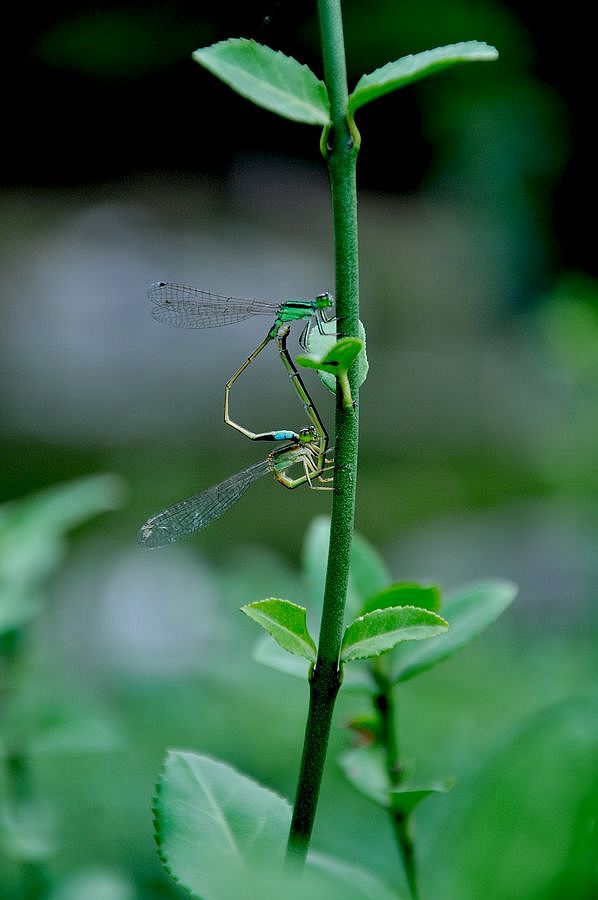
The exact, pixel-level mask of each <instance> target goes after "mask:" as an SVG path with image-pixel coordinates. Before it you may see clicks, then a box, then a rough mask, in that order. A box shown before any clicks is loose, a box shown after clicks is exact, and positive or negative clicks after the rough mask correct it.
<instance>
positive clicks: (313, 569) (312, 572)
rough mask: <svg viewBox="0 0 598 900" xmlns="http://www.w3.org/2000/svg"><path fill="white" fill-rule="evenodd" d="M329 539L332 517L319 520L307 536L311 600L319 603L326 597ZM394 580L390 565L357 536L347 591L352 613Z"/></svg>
mask: <svg viewBox="0 0 598 900" xmlns="http://www.w3.org/2000/svg"><path fill="white" fill-rule="evenodd" d="M329 539H330V517H329V516H316V517H315V518H314V519H312V521H311V523H310V525H309V527H308V529H307V532H306V535H305V540H304V542H303V551H302V561H303V571H304V573H305V578H306V581H307V588H308V591H309V596H310V597H311V598H312V599H313V600H314V601H316V602H318V603H321V602H322V597H323V595H324V584H325V581H326V563H327V560H328V541H329ZM390 580H391V576H390V573H389V571H388V568H387V566H386V563H385V562H384V560H383V559H382V557H381V556H380V555H379V553H378V552H377V550H375V549H374V547H372V545H371V544H370V543H369V542H368V541H366V539H365V538H364V537H362V536H361V535H360V534H354V535H353V541H352V544H351V567H350V569H349V584H348V590H347V611H348V613H349V614H350V615H357V614H358V613H359V612H360V611H361V608H362V606H363V604H364V603H365V601H366V600H367V598H368V597H371V595H372V594H375V593H377V592H378V591H381V590H382V589H383V588H384V587H385V586H386V585H387V584H388V582H389V581H390Z"/></svg>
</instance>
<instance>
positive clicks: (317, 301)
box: [148, 281, 334, 441]
mask: <svg viewBox="0 0 598 900" xmlns="http://www.w3.org/2000/svg"><path fill="white" fill-rule="evenodd" d="M148 297H149V299H150V300H151V301H152V303H153V308H152V316H153V317H154V319H156V320H157V321H158V322H164V323H166V324H167V325H174V326H176V327H178V328H215V327H218V326H220V325H231V324H233V323H235V322H241V321H243V320H244V319H249V318H251V317H253V316H261V315H265V316H270V317H271V318H272V319H273V322H272V325H271V326H270V328H269V329H268V333H267V334H266V337H265V338H264V340H263V341H261V343H259V344H258V346H257V347H256V348H255V350H254V351H253V353H251V354H250V355H249V356H248V357H247V359H246V360H245V361H244V362H243V364H242V365H241V366H240V367H239V368H238V369H237V371H236V372H235V373H234V375H231V377H230V378H229V379H228V381H227V382H226V386H225V391H224V421H225V422H226V424H227V425H230V426H231V428H234V429H236V430H237V431H239V432H240V433H241V434H243V435H245V437H248V438H249V439H250V440H252V441H276V440H289V439H292V440H295V439H296V437H297V433H296V432H294V431H289V430H288V429H279V430H275V431H267V432H258V433H256V432H253V431H250V430H249V429H247V428H245V427H244V426H243V425H239V424H238V423H237V422H235V421H234V420H233V419H232V418H231V417H230V413H229V399H230V391H231V388H232V386H233V384H234V383H235V382H236V381H237V379H238V378H239V376H240V375H241V374H242V373H243V372H244V371H245V369H246V368H247V367H248V366H249V365H251V363H252V362H253V361H254V360H255V359H256V358H257V357H258V356H259V355H260V353H261V352H262V350H263V349H264V348H265V347H266V346H267V345H268V344H269V343H270V341H273V340H275V339H276V338H277V337H278V335H279V332H280V331H281V329H282V328H284V327H285V326H288V327H290V323H291V322H296V321H304V322H305V327H304V329H303V331H302V332H301V335H300V337H299V343H300V345H301V346H305V341H306V337H307V333H308V330H309V328H310V326H311V322H312V321H314V322H315V324H316V327H317V328H318V330H319V331H320V332H322V333H323V328H322V324H323V323H325V322H330V321H332V319H333V316H331V315H330V314H329V311H330V310H331V309H332V306H333V304H334V301H333V299H332V297H331V296H330V294H328V293H327V292H324V293H322V294H318V295H317V296H316V297H313V298H312V299H305V300H285V301H283V302H282V303H276V302H274V301H271V300H257V299H247V298H242V297H227V296H225V295H224V294H215V293H213V292H212V291H203V290H200V289H199V288H193V287H189V286H187V285H184V284H176V283H174V282H171V281H158V282H156V283H155V284H152V286H151V287H150V288H149V290H148ZM287 334H288V331H287ZM284 352H285V353H286V356H287V358H288V359H289V360H290V356H289V355H288V352H287V351H286V348H285V351H284ZM281 358H283V353H281ZM283 363H284V359H283ZM298 377H299V376H298V375H297V378H298ZM302 387H303V391H304V392H305V394H306V395H307V392H306V391H305V388H304V386H302ZM299 393H300V396H301V392H299ZM302 399H304V398H302ZM308 402H309V405H310V407H311V408H313V403H312V402H311V399H309V397H308ZM304 403H305V399H304ZM306 408H307V406H306ZM318 419H319V417H318ZM312 421H313V420H312Z"/></svg>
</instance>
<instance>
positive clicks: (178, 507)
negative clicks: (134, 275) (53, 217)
mask: <svg viewBox="0 0 598 900" xmlns="http://www.w3.org/2000/svg"><path fill="white" fill-rule="evenodd" d="M148 297H149V299H150V300H151V301H152V303H153V308H152V315H153V317H154V318H155V319H157V320H158V321H159V322H165V323H166V324H168V325H174V326H176V327H179V328H213V327H217V326H220V325H229V324H233V323H235V322H241V321H243V320H244V319H248V318H250V317H252V316H258V315H267V316H270V317H272V318H273V322H272V325H271V326H270V328H269V329H268V332H267V334H266V337H265V338H264V339H263V341H261V342H260V343H259V344H258V346H257V347H256V348H255V350H254V351H253V353H251V354H250V355H249V356H248V357H247V359H246V360H245V361H244V362H243V364H242V365H241V366H239V368H238V369H237V371H236V372H235V373H234V374H233V375H232V376H231V377H230V378H229V379H228V381H227V382H226V385H225V389H224V421H225V422H226V424H227V425H230V426H231V427H232V428H234V429H236V430H237V431H239V432H240V433H241V434H243V435H244V436H245V437H247V438H249V439H250V440H253V441H288V442H289V443H287V444H285V445H284V446H283V447H280V448H278V449H276V450H273V451H272V452H271V453H269V454H268V456H267V457H266V459H265V460H262V461H260V462H258V463H255V464H254V465H252V466H249V467H248V468H246V469H244V470H243V471H241V472H238V473H236V474H235V475H232V476H231V477H230V478H227V479H226V480H225V481H223V482H221V483H220V484H217V485H215V486H214V487H211V488H208V489H207V490H205V491H203V492H201V493H199V494H195V495H194V496H192V497H188V498H187V499H185V500H180V501H179V502H178V503H175V504H174V505H173V506H170V507H168V508H167V509H165V510H162V512H159V513H157V514H156V515H154V516H152V517H151V518H150V519H148V521H147V522H146V523H145V524H144V525H143V526H142V527H141V529H140V531H139V534H138V541H139V543H140V544H142V545H143V546H145V547H161V546H164V545H166V544H170V543H174V542H175V541H178V540H181V539H182V538H185V537H188V536H190V535H192V534H193V533H194V532H196V531H198V530H199V529H201V528H205V527H206V526H207V525H209V524H210V523H211V522H213V521H215V520H216V519H218V518H219V517H220V516H221V515H222V514H223V513H225V512H226V510H227V509H229V508H230V507H231V506H232V505H233V504H234V503H236V502H237V500H239V499H240V498H241V497H242V495H243V494H244V493H245V491H246V490H247V489H248V488H249V487H250V486H251V485H252V484H253V483H254V482H255V481H257V480H258V479H259V478H262V477H263V476H265V475H267V474H270V473H271V474H273V475H274V478H275V479H276V481H278V482H279V484H282V485H283V486H284V487H286V488H289V489H294V488H296V487H299V486H300V485H302V484H307V485H308V486H309V487H310V488H312V489H314V490H332V488H331V485H330V482H332V480H333V478H332V476H326V474H325V473H327V472H330V471H331V470H332V469H333V464H332V462H331V460H330V459H328V458H327V455H326V454H327V451H328V449H329V448H328V434H327V432H326V429H325V427H324V424H323V422H322V419H321V418H320V415H319V413H318V411H317V409H316V407H315V405H314V403H313V401H312V399H311V397H310V395H309V393H308V391H307V388H306V387H305V385H304V383H303V381H302V379H301V376H300V375H299V372H298V371H297V369H296V367H295V364H294V362H293V360H292V358H291V355H290V353H289V351H288V349H287V338H288V335H289V332H290V323H291V322H295V321H303V322H305V326H304V328H303V331H302V333H301V335H300V338H299V343H300V345H301V346H305V342H306V339H307V335H308V332H309V329H310V327H312V323H315V326H316V327H317V328H318V330H319V331H320V332H322V333H323V324H324V323H327V322H330V321H332V319H333V317H332V316H331V315H330V310H331V308H332V305H333V301H332V298H331V296H330V295H329V294H327V293H323V294H319V295H318V296H317V297H314V298H313V299H305V300H287V301H284V302H282V303H274V302H272V301H267V300H256V299H253V300H251V299H244V298H240V297H227V296H225V295H223V294H215V293H213V292H211V291H203V290H199V289H197V288H192V287H188V286H186V285H180V284H175V283H173V282H165V281H160V282H156V284H153V285H152V286H151V287H150V289H149V291H148ZM272 341H276V343H277V346H278V353H279V357H280V359H281V362H282V364H283V367H284V369H285V370H286V372H287V374H288V376H289V378H290V380H291V383H292V384H293V387H294V389H295V391H296V393H297V395H298V396H299V399H300V400H301V402H302V404H303V407H304V409H305V411H306V413H307V416H308V418H309V420H310V423H311V424H310V425H309V426H307V427H306V428H302V429H300V430H299V431H294V430H292V429H289V428H281V429H275V430H272V431H267V432H253V431H250V430H249V429H248V428H245V427H244V426H243V425H239V424H238V423H237V422H235V421H234V420H233V419H232V418H231V416H230V412H229V407H230V392H231V388H232V386H233V384H234V383H235V382H236V381H237V379H238V378H239V376H240V375H241V374H242V373H243V372H244V371H245V369H247V367H248V366H249V365H251V363H252V362H254V360H255V359H256V358H257V357H258V356H259V355H260V353H261V352H262V351H263V350H264V348H265V347H267V345H268V344H269V343H270V342H272ZM297 465H300V466H301V467H302V469H303V475H301V476H299V477H298V478H291V477H290V475H289V474H288V471H289V470H290V469H291V468H292V467H294V466H297Z"/></svg>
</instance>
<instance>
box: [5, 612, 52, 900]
mask: <svg viewBox="0 0 598 900" xmlns="http://www.w3.org/2000/svg"><path fill="white" fill-rule="evenodd" d="M22 644H23V634H22V632H21V631H19V630H17V629H15V630H14V631H11V632H6V633H5V634H3V635H2V637H1V639H0V676H1V681H2V685H1V690H0V700H1V701H4V700H5V699H6V696H7V695H8V693H9V691H10V690H11V688H12V684H13V681H14V679H15V678H16V675H17V670H18V667H19V664H20V662H21V651H22ZM2 713H3V710H2V709H1V708H0V718H1V717H2ZM4 762H5V768H6V787H7V800H8V804H9V811H10V815H11V818H12V819H13V820H15V821H17V822H18V821H19V819H20V817H21V815H22V813H23V811H26V813H28V812H29V810H30V809H31V808H32V807H33V804H34V802H35V792H34V787H33V784H32V780H31V767H30V763H29V759H28V757H27V754H26V753H25V752H24V751H23V750H22V749H20V748H16V747H11V748H10V749H9V750H8V752H7V753H6V756H5V761H4ZM19 868H20V872H21V885H22V898H23V900H40V898H41V897H43V896H44V895H45V894H46V893H47V889H48V879H47V875H46V867H45V865H44V864H43V863H41V862H37V861H31V860H20V861H19Z"/></svg>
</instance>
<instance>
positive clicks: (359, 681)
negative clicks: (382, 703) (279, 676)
mask: <svg viewBox="0 0 598 900" xmlns="http://www.w3.org/2000/svg"><path fill="white" fill-rule="evenodd" d="M253 659H254V660H255V662H258V663H260V664H261V665H263V666H268V668H269V669H275V670H276V671H277V672H282V673H283V674H285V675H291V676H292V677H293V678H299V679H301V681H306V680H307V677H308V675H309V663H308V662H307V660H305V659H302V658H301V657H299V656H291V655H290V654H289V653H286V652H285V651H284V650H282V648H281V647H279V646H278V644H275V643H274V641H273V640H272V638H270V637H268V635H266V634H265V635H264V636H263V637H262V638H260V640H259V641H257V643H256V645H255V647H254V648H253ZM374 690H376V686H375V683H374V681H373V680H372V677H371V675H370V673H369V672H368V671H367V669H366V667H365V666H359V665H357V666H351V668H350V669H345V671H344V675H343V691H367V692H368V693H371V692H372V691H374Z"/></svg>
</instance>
